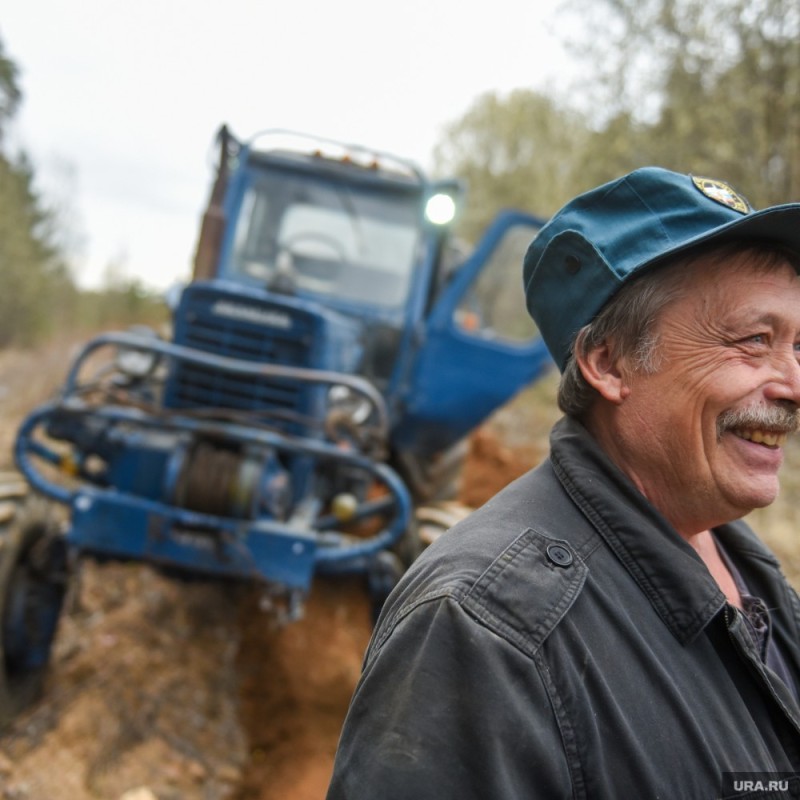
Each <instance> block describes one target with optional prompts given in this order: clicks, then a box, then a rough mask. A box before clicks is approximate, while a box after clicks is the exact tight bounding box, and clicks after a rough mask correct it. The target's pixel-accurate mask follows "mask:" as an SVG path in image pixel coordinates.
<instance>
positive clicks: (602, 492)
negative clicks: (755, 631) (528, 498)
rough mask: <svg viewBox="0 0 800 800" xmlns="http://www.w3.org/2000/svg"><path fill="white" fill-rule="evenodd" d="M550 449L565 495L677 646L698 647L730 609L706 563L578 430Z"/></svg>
mask: <svg viewBox="0 0 800 800" xmlns="http://www.w3.org/2000/svg"><path fill="white" fill-rule="evenodd" d="M550 446H551V451H550V460H551V462H552V464H553V469H554V470H555V473H556V475H557V477H558V479H559V481H560V482H561V484H562V486H563V487H564V489H565V491H566V492H567V493H568V494H569V496H570V497H571V498H572V500H573V501H574V502H575V504H576V505H577V506H578V508H580V510H581V511H582V513H583V514H584V515H585V516H586V518H587V519H588V520H589V522H590V523H591V524H592V526H593V527H594V528H595V529H596V530H597V531H598V533H599V534H600V535H601V536H602V537H603V539H604V540H605V542H606V543H607V544H608V546H609V548H610V549H611V550H612V551H613V552H614V554H615V555H616V556H617V558H618V559H619V560H620V561H621V562H622V564H623V565H624V567H625V569H627V571H628V572H629V573H630V574H631V576H632V577H633V579H634V580H635V581H636V583H637V584H638V585H639V588H640V589H641V591H642V592H643V593H644V594H645V596H646V597H647V599H648V600H649V601H650V603H651V605H652V606H653V608H654V609H655V610H656V612H657V613H658V614H659V616H660V617H661V619H662V620H663V621H664V624H665V625H666V626H667V627H668V628H669V629H670V631H671V632H672V634H673V635H674V636H675V638H676V639H678V640H679V641H680V642H681V643H683V644H687V643H689V642H691V641H692V640H693V639H695V637H697V636H698V634H699V633H700V632H701V631H702V630H703V628H704V627H705V626H706V625H707V624H708V622H709V621H710V620H711V619H712V617H714V616H715V615H716V614H717V613H718V612H719V611H720V609H722V608H723V607H724V606H725V602H726V601H725V596H724V594H723V593H722V591H721V590H720V588H719V587H718V586H717V583H716V581H715V580H714V579H713V578H712V577H711V574H710V573H709V571H708V569H707V568H706V566H705V564H703V562H702V560H701V559H700V557H699V556H698V555H697V553H695V551H694V550H693V549H692V547H691V546H690V545H689V544H688V543H687V542H686V541H685V540H684V539H683V538H682V537H681V536H680V535H679V534H678V532H677V531H676V530H675V529H674V528H673V527H672V526H671V525H670V524H669V523H668V522H667V520H666V519H665V518H664V517H663V516H662V515H661V514H660V513H659V512H658V511H657V510H656V509H655V507H654V506H653V505H652V504H651V503H650V502H649V501H648V500H647V499H646V498H645V496H644V495H643V494H642V493H641V492H639V490H638V489H637V488H636V487H635V486H634V485H633V483H632V482H631V481H630V480H629V479H628V478H627V477H626V476H625V475H624V473H623V472H622V471H621V470H620V469H619V468H618V467H617V466H616V465H615V464H614V463H613V462H612V461H611V460H610V459H609V458H608V456H607V455H606V454H605V452H604V451H603V450H602V449H601V448H600V445H599V444H598V443H597V441H596V440H595V439H594V438H593V437H592V436H591V435H590V434H589V432H588V431H587V430H586V429H585V428H584V427H583V426H582V425H581V424H580V423H579V422H577V421H576V420H574V419H571V418H569V417H565V418H563V419H562V420H560V421H559V422H558V423H556V425H555V427H554V428H553V431H552V433H551V435H550Z"/></svg>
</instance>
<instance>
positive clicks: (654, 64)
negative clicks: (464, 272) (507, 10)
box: [435, 0, 800, 239]
mask: <svg viewBox="0 0 800 800" xmlns="http://www.w3.org/2000/svg"><path fill="white" fill-rule="evenodd" d="M558 21H559V22H560V24H559V25H557V26H556V28H557V29H558V30H561V31H562V32H563V33H562V37H563V40H564V43H565V44H566V45H567V46H568V50H569V52H570V54H572V55H571V57H572V58H574V59H576V60H578V59H579V60H580V67H581V68H580V70H579V73H580V75H581V79H580V81H578V82H576V83H575V85H574V86H573V87H572V88H571V90H569V91H563V89H562V90H560V94H558V95H555V94H553V93H549V92H546V91H545V92H542V91H533V90H528V89H525V88H520V89H519V90H517V91H514V92H511V93H510V94H508V95H499V94H496V93H490V94H485V95H482V96H480V97H478V98H477V99H476V100H475V101H474V103H473V104H472V106H471V107H470V108H469V109H468V110H467V112H466V113H465V114H464V115H463V116H462V117H461V118H460V119H458V120H456V121H454V122H453V123H452V124H451V125H450V126H448V127H447V128H446V129H445V130H444V132H443V135H442V137H441V140H440V142H439V145H438V147H437V150H436V154H435V155H436V157H435V163H436V166H437V171H438V172H441V173H443V174H453V173H454V174H457V175H459V176H461V177H462V178H464V179H465V180H466V182H467V185H468V187H469V204H468V208H467V209H466V213H465V217H464V220H463V228H464V230H463V232H464V235H465V238H467V239H474V238H475V236H476V235H477V233H478V232H479V231H480V230H482V229H483V228H484V226H485V225H486V224H487V222H488V221H489V220H490V219H491V217H492V216H493V215H494V213H495V212H496V210H497V208H499V207H519V208H525V209H528V210H530V211H533V212H536V213H538V214H541V215H544V216H549V215H550V214H552V213H554V212H555V211H556V210H557V209H558V208H560V206H561V205H563V203H565V202H566V201H567V200H569V199H570V198H571V197H573V196H575V195H576V194H578V193H580V192H582V191H585V190H586V189H589V188H591V187H593V186H596V185H598V184H600V183H602V182H604V181H607V180H611V179H613V178H616V177H618V176H620V175H623V174H625V173H626V172H628V171H630V170H632V169H635V168H637V167H640V166H645V165H651V164H652V165H658V166H663V167H667V168H669V169H674V170H676V171H679V172H685V173H692V174H694V175H703V176H707V177H712V178H719V179H722V180H726V181H728V182H729V183H731V184H732V185H734V186H735V187H736V188H737V189H739V191H740V192H742V193H743V194H744V195H745V196H746V197H747V198H748V200H749V201H750V203H751V204H752V205H753V206H755V207H756V208H759V207H764V206H767V205H773V204H776V203H784V202H794V201H800V0H564V2H563V3H562V4H561V7H560V12H559V15H558ZM536 68H537V62H536V53H534V52H532V53H531V70H532V72H533V71H534V70H535V69H536Z"/></svg>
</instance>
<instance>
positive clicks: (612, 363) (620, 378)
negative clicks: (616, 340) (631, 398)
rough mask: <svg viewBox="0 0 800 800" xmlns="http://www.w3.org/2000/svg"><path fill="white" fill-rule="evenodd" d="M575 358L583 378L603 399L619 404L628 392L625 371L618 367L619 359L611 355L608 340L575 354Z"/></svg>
mask: <svg viewBox="0 0 800 800" xmlns="http://www.w3.org/2000/svg"><path fill="white" fill-rule="evenodd" d="M575 359H576V360H577V362H578V368H579V369H580V371H581V373H582V374H583V377H584V380H585V381H586V382H587V383H588V384H589V385H590V386H591V387H592V388H594V389H595V390H596V391H597V392H598V393H599V394H600V396H601V397H603V398H604V399H605V400H608V401H609V402H611V403H614V404H615V405H620V404H621V403H622V401H623V400H624V399H625V398H626V397H627V396H628V395H629V394H630V389H629V387H628V385H627V382H626V381H625V373H624V371H623V370H621V369H620V363H619V359H614V358H613V357H612V354H611V348H610V346H609V344H608V342H603V343H601V344H598V345H596V346H595V347H593V348H591V349H590V350H589V351H588V352H587V353H585V354H576V355H575Z"/></svg>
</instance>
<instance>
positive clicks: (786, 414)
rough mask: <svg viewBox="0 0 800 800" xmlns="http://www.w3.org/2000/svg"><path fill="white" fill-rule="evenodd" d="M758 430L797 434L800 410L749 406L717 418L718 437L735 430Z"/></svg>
mask: <svg viewBox="0 0 800 800" xmlns="http://www.w3.org/2000/svg"><path fill="white" fill-rule="evenodd" d="M737 428H739V429H742V428H745V429H758V430H764V431H770V432H771V433H797V431H798V429H800V409H797V408H786V407H785V406H762V405H758V406H748V407H746V408H735V409H729V410H728V411H723V413H722V414H720V415H719V417H718V418H717V436H722V434H723V433H725V431H729V430H735V429H737Z"/></svg>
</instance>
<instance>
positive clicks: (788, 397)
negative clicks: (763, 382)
mask: <svg viewBox="0 0 800 800" xmlns="http://www.w3.org/2000/svg"><path fill="white" fill-rule="evenodd" d="M773 366H774V370H775V378H774V380H772V381H770V382H769V384H768V387H767V398H768V399H770V400H785V401H789V402H792V403H794V404H795V406H797V407H800V350H797V348H796V347H795V345H794V344H791V345H790V346H786V347H781V348H780V349H778V350H776V351H775V352H774V354H773Z"/></svg>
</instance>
